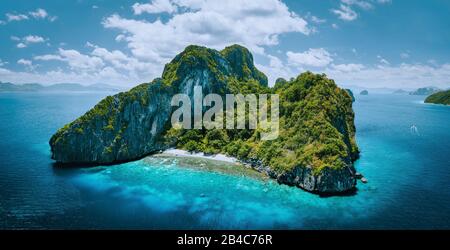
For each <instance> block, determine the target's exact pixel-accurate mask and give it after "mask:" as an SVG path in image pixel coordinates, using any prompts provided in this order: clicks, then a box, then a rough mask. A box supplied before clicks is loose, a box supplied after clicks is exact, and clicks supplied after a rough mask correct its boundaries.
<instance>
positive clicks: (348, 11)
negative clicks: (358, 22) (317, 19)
mask: <svg viewBox="0 0 450 250" xmlns="http://www.w3.org/2000/svg"><path fill="white" fill-rule="evenodd" d="M331 12H333V13H334V14H336V15H337V16H338V18H339V19H342V20H344V21H353V20H355V19H356V18H358V14H357V13H356V12H355V11H354V10H352V8H350V6H348V5H344V4H341V5H340V6H339V9H332V10H331Z"/></svg>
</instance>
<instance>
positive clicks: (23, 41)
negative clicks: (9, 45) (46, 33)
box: [11, 35, 48, 49]
mask: <svg viewBox="0 0 450 250" xmlns="http://www.w3.org/2000/svg"><path fill="white" fill-rule="evenodd" d="M11 40H13V41H16V42H18V43H17V45H16V47H17V48H19V49H23V48H26V47H27V46H28V45H29V44H32V43H43V42H45V41H47V40H48V39H45V38H43V37H41V36H35V35H28V36H25V37H23V38H20V37H17V36H11Z"/></svg>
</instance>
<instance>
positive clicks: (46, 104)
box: [0, 93, 450, 229]
mask: <svg viewBox="0 0 450 250" xmlns="http://www.w3.org/2000/svg"><path fill="white" fill-rule="evenodd" d="M107 94H110V93H1V94H0V122H1V123H0V228H51V229H53V228H56V229H58V228H69V229H433V228H445V229H450V147H449V142H450V107H446V106H440V105H429V104H424V103H423V99H424V98H423V97H420V96H409V95H388V94H385V95H383V94H371V95H368V96H357V100H356V102H355V103H354V110H355V113H356V127H357V141H358V145H359V147H360V149H361V158H360V159H359V160H358V161H357V162H356V168H357V169H358V171H360V172H362V173H363V174H364V175H365V176H366V177H367V179H368V180H369V183H367V184H362V183H358V191H357V193H356V194H355V195H351V196H340V197H319V196H317V195H313V194H310V193H307V192H304V191H302V190H300V189H298V188H295V187H288V186H284V185H278V184H277V183H276V182H275V181H273V180H270V179H267V178H264V177H262V176H260V175H258V174H250V175H249V174H246V173H244V172H245V171H244V170H242V171H241V170H240V169H239V168H238V167H236V168H237V170H233V169H232V167H230V166H225V165H226V164H225V163H224V167H219V168H215V167H211V166H209V167H204V165H205V162H201V163H200V161H199V162H198V165H196V163H195V162H194V163H192V162H191V163H190V164H185V163H184V162H183V159H179V158H160V157H157V158H154V157H153V158H146V159H142V160H139V161H135V162H129V163H125V164H120V165H115V166H109V167H105V166H100V167H94V168H65V169H61V168H56V167H54V166H53V161H52V160H51V159H50V152H49V146H48V140H49V138H50V136H51V135H52V134H53V133H54V132H55V131H56V130H57V129H58V128H59V127H61V126H63V125H64V124H65V123H67V122H69V121H71V120H73V119H74V118H76V117H78V116H79V115H81V114H83V113H84V112H86V111H87V110H88V109H89V108H90V107H92V106H93V105H94V104H95V103H97V102H98V101H99V100H100V99H102V98H103V97H104V96H106V95H107ZM413 125H414V126H415V127H416V128H417V130H412V129H411V127H412V126H413ZM206 164H208V163H207V162H206ZM215 164H216V163H215ZM212 165H214V164H212Z"/></svg>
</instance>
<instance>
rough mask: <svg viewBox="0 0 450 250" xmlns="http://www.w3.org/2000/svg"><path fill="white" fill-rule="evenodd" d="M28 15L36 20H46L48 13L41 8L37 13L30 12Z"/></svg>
mask: <svg viewBox="0 0 450 250" xmlns="http://www.w3.org/2000/svg"><path fill="white" fill-rule="evenodd" d="M28 13H29V14H30V15H31V16H32V17H34V18H36V19H45V18H46V17H47V16H48V13H47V11H46V10H44V9H41V8H38V9H36V10H35V11H30V12H28Z"/></svg>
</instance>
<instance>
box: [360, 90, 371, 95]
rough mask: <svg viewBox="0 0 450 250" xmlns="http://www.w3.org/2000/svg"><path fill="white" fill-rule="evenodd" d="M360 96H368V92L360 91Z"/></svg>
mask: <svg viewBox="0 0 450 250" xmlns="http://www.w3.org/2000/svg"><path fill="white" fill-rule="evenodd" d="M359 94H360V95H368V94H369V91H367V90H363V91H361V93H359Z"/></svg>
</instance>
